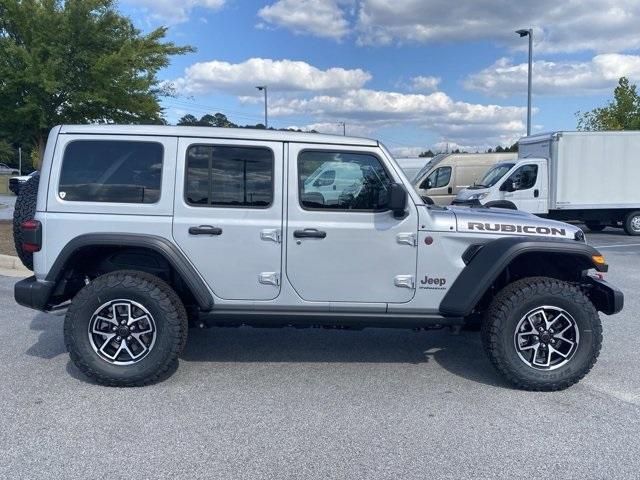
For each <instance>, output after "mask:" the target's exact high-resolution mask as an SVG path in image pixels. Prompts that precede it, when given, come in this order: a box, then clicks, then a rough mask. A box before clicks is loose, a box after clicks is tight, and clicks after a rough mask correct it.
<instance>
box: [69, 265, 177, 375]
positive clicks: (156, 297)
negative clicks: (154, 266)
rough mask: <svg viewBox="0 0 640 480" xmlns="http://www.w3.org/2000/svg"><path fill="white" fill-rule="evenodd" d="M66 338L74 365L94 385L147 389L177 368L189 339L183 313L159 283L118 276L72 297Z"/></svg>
mask: <svg viewBox="0 0 640 480" xmlns="http://www.w3.org/2000/svg"><path fill="white" fill-rule="evenodd" d="M64 336H65V344H66V346H67V349H68V350H69V354H70V356H71V360H72V361H73V363H74V364H75V365H76V366H77V367H78V368H79V369H80V370H81V371H82V372H83V373H84V374H85V375H87V376H88V377H90V378H92V379H94V380H95V381H97V382H98V383H101V384H104V385H113V386H140V385H146V384H149V383H153V382H155V381H157V380H159V379H161V378H162V377H163V376H164V375H165V374H166V373H167V372H169V371H170V369H171V368H172V367H174V366H175V365H176V362H177V359H178V355H179V354H180V353H181V351H182V349H183V348H184V345H185V342H186V338H187V313H186V311H185V308H184V306H183V304H182V302H181V301H180V298H179V297H178V296H177V295H176V293H175V292H174V291H173V290H172V289H171V287H169V285H167V284H166V283H165V282H163V281H162V280H160V279H159V278H157V277H155V276H153V275H150V274H147V273H143V272H137V271H117V272H113V273H109V274H106V275H103V276H101V277H99V278H97V279H96V280H94V281H92V282H90V283H89V284H88V285H87V286H85V287H84V288H83V289H82V290H81V291H80V292H79V293H78V295H76V297H75V298H74V299H73V302H72V304H71V306H70V307H69V310H68V312H67V316H66V318H65V323H64Z"/></svg>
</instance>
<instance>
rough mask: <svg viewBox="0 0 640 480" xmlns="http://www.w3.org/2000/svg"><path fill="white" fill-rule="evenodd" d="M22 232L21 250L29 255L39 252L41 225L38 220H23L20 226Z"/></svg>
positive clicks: (40, 246)
mask: <svg viewBox="0 0 640 480" xmlns="http://www.w3.org/2000/svg"><path fill="white" fill-rule="evenodd" d="M20 229H21V230H22V250H24V251H25V252H29V253H34V252H39V251H40V249H41V248H42V224H41V223H40V222H39V221H38V220H25V221H24V222H22V223H21V224H20Z"/></svg>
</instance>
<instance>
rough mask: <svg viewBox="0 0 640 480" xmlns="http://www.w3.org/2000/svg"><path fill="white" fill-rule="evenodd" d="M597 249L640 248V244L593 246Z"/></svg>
mask: <svg viewBox="0 0 640 480" xmlns="http://www.w3.org/2000/svg"><path fill="white" fill-rule="evenodd" d="M593 246H594V247H595V248H621V247H640V243H618V244H616V245H593Z"/></svg>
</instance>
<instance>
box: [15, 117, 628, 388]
mask: <svg viewBox="0 0 640 480" xmlns="http://www.w3.org/2000/svg"><path fill="white" fill-rule="evenodd" d="M536 162H537V161H530V162H528V163H527V164H525V165H523V168H525V170H524V171H522V172H519V171H518V168H519V167H516V166H515V165H513V167H512V169H513V168H515V170H514V172H515V174H514V175H513V176H512V175H509V176H507V177H505V178H507V179H509V182H508V183H506V185H507V187H508V189H510V190H511V191H510V192H508V193H514V192H517V191H519V189H523V190H524V188H522V187H523V186H527V188H526V190H535V187H536V185H538V184H537V183H536V182H537V181H538V180H537V179H538V177H539V176H540V175H542V173H541V172H543V168H542V166H541V165H542V164H539V163H536ZM532 165H533V167H532ZM512 169H510V170H512ZM504 183H505V182H504V181H503V182H502V183H501V185H502V184H504ZM496 185H497V183H496ZM15 212H16V213H15V217H14V225H16V228H14V235H15V242H16V244H17V245H19V246H20V251H19V254H20V258H21V260H22V261H23V263H24V264H25V266H27V267H28V268H30V269H32V270H33V271H34V275H33V276H32V277H30V278H27V279H25V280H22V281H20V282H18V283H16V285H15V292H14V294H15V299H16V301H17V302H18V303H19V304H21V305H24V306H28V307H30V308H33V309H36V310H41V311H45V312H54V311H57V312H65V314H66V315H65V325H64V336H65V344H66V346H67V348H68V350H69V353H70V356H71V360H72V361H73V362H74V364H75V365H77V366H78V368H79V369H80V370H81V371H82V372H84V373H85V374H86V375H87V376H89V377H90V378H92V379H94V380H95V381H97V382H99V383H102V384H105V385H116V386H136V385H146V384H148V383H152V382H156V381H158V380H159V379H160V378H163V376H164V375H165V374H166V372H167V371H168V370H169V369H170V368H171V366H172V365H175V362H176V361H177V359H178V356H179V355H180V352H181V351H182V349H183V348H184V346H185V343H186V341H187V336H188V335H197V334H198V333H197V330H194V329H192V330H191V331H190V330H189V326H190V325H191V326H198V327H204V326H212V327H217V326H227V327H230V326H234V327H239V326H253V327H265V326H267V327H285V326H296V327H310V326H313V327H328V328H354V329H359V328H365V327H392V328H414V329H431V328H442V327H445V326H446V327H451V328H452V329H453V330H459V329H460V328H461V327H462V326H464V325H477V324H482V326H483V332H484V334H483V341H484V342H485V347H486V349H487V351H488V352H489V355H490V358H491V359H492V361H493V362H494V365H495V366H496V368H497V369H498V371H500V372H501V373H502V374H503V375H504V376H505V378H507V379H508V380H509V381H511V382H512V383H513V384H514V385H517V386H519V387H521V388H525V389H530V390H558V389H561V388H566V387H568V386H569V385H571V384H573V383H575V382H577V381H578V380H579V379H580V378H582V376H584V375H585V374H586V372H587V371H588V370H589V369H590V368H591V366H592V365H593V363H594V362H595V358H596V357H597V354H598V352H599V348H600V341H601V334H600V332H601V325H600V318H599V316H598V313H597V312H598V311H601V312H603V313H605V314H614V313H617V312H618V311H620V309H621V308H622V302H623V300H622V294H621V293H620V292H619V291H618V290H617V289H615V288H614V287H612V286H611V285H609V284H608V283H606V282H605V281H604V280H602V279H601V278H597V277H595V276H593V275H589V272H592V273H593V271H596V272H604V271H606V269H607V265H606V262H605V260H604V258H603V257H602V256H601V255H600V254H599V252H598V251H597V250H596V249H595V248H593V247H591V246H589V245H587V244H586V243H585V241H584V235H583V234H582V231H581V230H580V229H579V228H577V227H575V226H572V225H568V224H564V223H561V222H554V221H551V220H547V219H541V218H538V217H535V216H533V215H531V214H528V213H525V212H509V211H506V210H497V209H496V210H491V209H482V210H481V209H471V208H457V207H441V206H437V205H428V204H426V203H425V201H424V200H423V199H422V198H421V197H420V196H419V195H418V193H417V192H416V191H415V190H414V189H413V188H412V185H411V183H410V181H409V180H408V179H407V177H406V176H405V175H404V173H403V172H402V170H401V169H400V167H399V166H398V164H397V163H396V162H395V160H394V158H393V157H392V155H391V154H390V153H389V151H388V150H387V149H386V148H385V147H384V145H382V144H381V143H379V142H378V141H377V140H373V139H364V138H353V137H341V136H327V135H320V134H303V133H296V132H277V131H263V130H250V129H230V128H203V127H171V126H130V125H127V126H118V125H66V126H59V127H56V128H54V129H53V130H52V132H51V134H50V136H49V140H48V142H47V148H46V151H45V155H44V161H43V165H42V169H41V172H40V173H39V174H37V175H34V176H33V177H32V178H31V179H29V181H27V182H26V183H25V185H24V187H23V188H22V192H21V195H20V196H19V197H18V199H17V202H16V208H15Z"/></svg>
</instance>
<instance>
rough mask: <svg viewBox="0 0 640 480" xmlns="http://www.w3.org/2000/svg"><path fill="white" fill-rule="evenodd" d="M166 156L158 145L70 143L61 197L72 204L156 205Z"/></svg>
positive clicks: (64, 162)
mask: <svg viewBox="0 0 640 480" xmlns="http://www.w3.org/2000/svg"><path fill="white" fill-rule="evenodd" d="M163 153H164V149H163V147H162V145H161V144H159V143H155V142H134V141H116V140H77V141H74V142H71V143H69V144H68V145H67V148H66V149H65V151H64V156H63V158H62V169H61V172H60V184H59V185H58V195H59V196H60V198H61V199H63V200H65V201H69V202H115V203H156V202H158V201H159V200H160V185H161V183H162V158H163Z"/></svg>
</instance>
